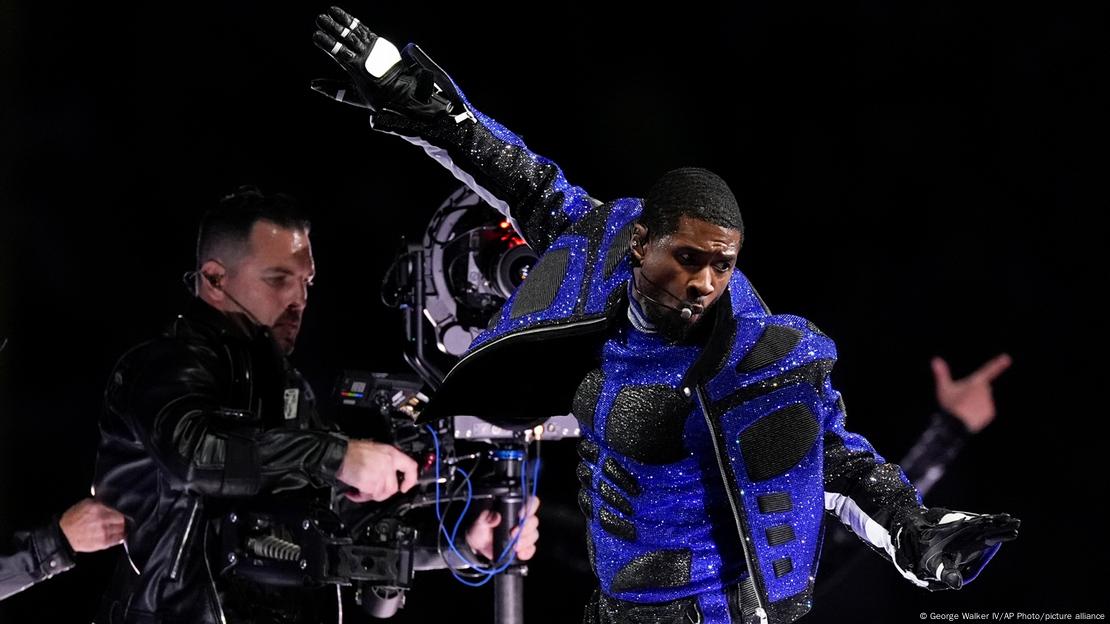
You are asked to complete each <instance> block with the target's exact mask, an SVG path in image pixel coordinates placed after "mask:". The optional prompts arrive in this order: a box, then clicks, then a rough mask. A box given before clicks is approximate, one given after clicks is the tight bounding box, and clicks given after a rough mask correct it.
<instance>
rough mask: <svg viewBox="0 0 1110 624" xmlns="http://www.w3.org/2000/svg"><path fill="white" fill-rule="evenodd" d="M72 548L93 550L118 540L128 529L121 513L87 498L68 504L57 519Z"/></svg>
mask: <svg viewBox="0 0 1110 624" xmlns="http://www.w3.org/2000/svg"><path fill="white" fill-rule="evenodd" d="M58 524H59V526H61V528H62V534H63V535H65V536H66V541H68V542H69V546H70V548H72V549H73V552H95V551H97V550H104V549H105V548H109V547H112V546H115V545H116V544H119V543H120V542H122V541H123V538H124V536H125V535H126V533H127V529H126V522H125V519H124V517H123V514H121V513H120V512H118V511H116V510H115V509H112V508H111V507H109V506H107V505H104V504H102V503H98V502H96V501H94V500H93V499H91V498H86V499H84V500H82V501H80V502H78V503H77V504H75V505H74V506H72V507H70V508H69V509H67V510H66V511H65V513H63V514H62V518H61V519H60V520H59V521H58Z"/></svg>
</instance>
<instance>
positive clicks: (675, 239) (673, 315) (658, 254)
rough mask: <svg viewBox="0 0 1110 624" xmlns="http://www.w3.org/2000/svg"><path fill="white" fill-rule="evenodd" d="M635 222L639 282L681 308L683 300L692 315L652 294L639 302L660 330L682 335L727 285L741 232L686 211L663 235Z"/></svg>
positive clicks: (734, 263)
mask: <svg viewBox="0 0 1110 624" xmlns="http://www.w3.org/2000/svg"><path fill="white" fill-rule="evenodd" d="M635 227H636V230H635V232H634V236H633V240H634V242H635V241H637V240H638V241H639V245H633V248H632V253H633V255H635V256H636V257H637V258H638V259H639V261H640V268H638V269H636V279H637V287H638V288H639V289H640V290H641V291H642V292H645V293H647V294H648V295H649V296H651V297H652V298H655V299H659V300H661V301H663V302H664V303H666V304H667V305H669V306H672V307H675V308H680V309H681V307H682V304H683V303H684V304H685V305H687V306H688V307H689V308H690V309H691V310H692V311H693V315H692V316H691V317H690V318H689V319H683V318H682V317H681V315H680V313H679V312H677V311H675V310H673V309H669V308H667V307H664V306H661V305H658V304H656V303H653V302H651V301H650V300H643V301H641V302H640V303H641V306H642V307H643V308H644V312H645V313H646V314H647V315H648V318H649V319H650V320H651V321H652V322H653V323H655V324H656V325H657V326H658V327H659V328H660V331H662V332H663V333H664V334H665V335H669V336H670V337H672V338H681V337H683V336H685V335H686V334H688V333H689V331H690V330H691V329H692V328H693V327H694V326H695V325H696V324H697V323H698V322H699V321H700V320H701V319H702V318H703V317H704V316H705V312H706V310H708V309H709V306H711V305H713V303H714V302H716V301H717V299H718V298H719V297H720V296H721V293H723V292H724V290H725V287H726V286H728V281H729V279H731V278H732V271H733V269H735V268H736V255H737V253H739V251H740V232H739V231H738V230H734V229H731V228H727V227H722V226H720V225H716V224H713V223H710V222H708V221H703V220H701V219H695V218H692V217H687V216H682V217H680V218H679V221H678V227H677V228H676V229H675V231H674V232H673V233H671V234H667V235H663V236H651V235H650V234H651V233H650V232H648V231H647V230H646V228H644V227H643V226H641V225H639V224H637V225H636V226H635ZM645 241H646V242H645ZM641 277H646V278H647V280H644V279H641ZM648 280H650V282H649V281H648ZM659 291H664V292H662V293H660V292H659ZM680 298H681V301H679V299H680Z"/></svg>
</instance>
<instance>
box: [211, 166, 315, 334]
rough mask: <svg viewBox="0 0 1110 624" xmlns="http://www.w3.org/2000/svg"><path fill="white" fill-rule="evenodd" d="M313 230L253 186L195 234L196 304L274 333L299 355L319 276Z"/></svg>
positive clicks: (282, 198)
mask: <svg viewBox="0 0 1110 624" xmlns="http://www.w3.org/2000/svg"><path fill="white" fill-rule="evenodd" d="M308 233H309V222H308V220H307V219H305V218H304V217H303V216H302V214H301V213H300V211H299V209H298V207H297V203H296V202H295V201H294V200H293V198H291V197H289V196H287V195H283V194H280V193H278V194H273V195H266V194H264V193H262V191H260V190H259V189H257V188H255V187H250V186H244V187H240V188H239V189H238V190H237V191H236V192H234V193H232V194H231V195H228V196H226V197H224V198H223V199H222V200H221V201H220V203H219V205H218V206H217V207H216V208H213V209H212V210H209V211H208V212H207V213H206V214H205V215H204V217H203V218H202V219H201V223H200V230H199V232H198V233H197V285H196V286H197V296H199V297H200V298H201V299H203V300H204V301H205V302H207V303H208V304H209V305H211V306H212V307H214V308H216V309H217V310H220V311H222V312H224V313H227V314H230V315H233V316H245V317H247V318H248V319H249V320H250V321H252V322H254V323H257V324H260V325H265V326H267V327H269V328H270V330H271V333H272V334H273V336H274V340H276V341H277V343H278V346H280V347H281V348H282V349H283V350H284V351H285V352H286V353H289V352H291V351H292V350H293V345H294V343H295V342H296V340H297V333H298V332H299V331H300V327H301V317H302V315H303V314H304V309H305V304H306V302H307V299H308V287H309V286H310V285H311V284H312V279H313V277H314V276H315V274H316V267H315V264H314V263H313V260H312V246H311V245H310V243H309V240H308Z"/></svg>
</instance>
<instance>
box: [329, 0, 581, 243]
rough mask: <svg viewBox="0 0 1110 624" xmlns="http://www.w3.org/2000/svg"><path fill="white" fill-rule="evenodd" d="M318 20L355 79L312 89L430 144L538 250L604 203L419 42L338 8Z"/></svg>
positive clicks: (379, 125)
mask: <svg viewBox="0 0 1110 624" xmlns="http://www.w3.org/2000/svg"><path fill="white" fill-rule="evenodd" d="M316 23H317V26H318V30H317V31H316V34H315V35H314V37H313V40H314V41H315V42H316V45H317V46H318V47H320V49H322V50H324V51H325V52H327V53H328V54H329V55H330V56H331V57H332V58H333V59H335V61H336V62H337V63H339V65H340V66H341V67H342V68H343V69H344V70H345V71H346V72H347V75H348V77H349V79H350V82H339V81H334V80H316V81H313V84H312V88H313V89H314V90H316V91H318V92H320V93H323V94H325V95H327V96H329V97H331V98H333V99H335V100H337V101H340V102H344V103H347V104H353V105H356V106H360V107H363V108H367V109H369V110H370V112H371V118H370V120H371V125H372V126H373V127H374V129H376V130H379V131H381V132H385V133H389V134H395V135H397V136H400V137H401V138H403V139H405V140H406V141H409V142H410V143H412V144H414V145H417V146H420V147H421V148H423V149H424V151H425V152H426V153H427V154H428V155H429V156H431V157H432V158H433V159H435V160H436V162H438V163H440V164H441V165H443V166H444V167H445V168H447V170H448V171H450V172H451V173H452V174H453V175H454V176H455V177H456V178H458V179H459V180H460V181H462V182H463V183H464V184H466V185H467V186H469V187H470V188H471V189H473V190H474V192H476V193H477V194H478V195H479V196H480V197H481V198H482V199H484V200H485V201H486V202H487V203H489V204H490V205H491V206H493V207H494V208H496V209H497V210H498V211H500V212H501V213H502V214H503V215H505V216H506V218H508V220H509V221H510V222H511V223H512V224H513V226H514V227H515V228H516V230H517V231H518V232H519V233H520V234H521V235H522V236H523V237H524V239H525V240H526V241H527V242H528V244H529V245H531V246H532V248H533V249H535V250H536V251H537V252H538V253H542V252H543V251H544V250H546V249H547V247H548V246H549V245H550V244H551V242H552V241H554V240H555V239H556V238H557V237H558V236H559V234H561V233H562V232H563V231H564V230H565V229H566V228H567V227H569V226H570V225H572V224H573V223H574V222H575V221H577V220H578V219H580V218H581V217H582V215H584V214H585V213H587V212H588V211H590V210H591V209H593V208H595V207H596V206H598V205H600V202H598V201H596V200H594V199H591V198H590V197H589V196H588V195H587V194H586V192H585V191H584V190H582V189H581V188H580V187H578V186H574V185H572V184H570V183H569V182H567V180H566V178H565V177H564V175H563V172H562V170H561V169H559V167H558V166H557V165H556V164H555V163H553V162H552V161H550V160H548V159H547V158H544V157H542V156H539V155H537V154H535V153H534V152H532V151H531V150H529V149H528V147H527V146H526V145H525V144H524V141H522V140H521V139H520V137H518V136H517V135H515V134H513V133H512V132H510V131H509V130H508V129H506V128H505V127H504V126H502V125H501V124H499V123H497V122H496V121H494V120H493V119H490V118H489V117H486V116H485V115H483V114H482V113H480V112H478V111H477V110H476V109H475V108H474V107H473V106H471V104H470V102H468V101H467V100H466V98H465V96H463V94H462V91H461V90H460V89H459V88H458V86H457V85H456V84H455V82H454V81H453V80H452V79H451V77H450V76H448V75H447V73H446V72H444V71H443V70H442V69H441V68H440V67H439V65H437V64H436V63H435V62H434V61H432V59H431V58H429V57H428V56H427V55H426V54H425V53H424V51H423V50H421V49H420V48H419V47H418V46H416V45H414V44H411V43H410V44H409V45H407V46H405V48H404V49H403V50H400V51H399V50H398V49H397V48H396V47H395V46H394V45H393V44H392V43H390V42H389V41H387V40H385V39H383V38H381V37H379V36H377V35H376V34H374V33H373V32H371V31H370V29H369V28H367V27H366V25H365V24H363V23H362V22H361V21H360V20H358V19H357V18H355V17H352V16H350V15H348V14H347V13H346V12H344V11H343V10H342V9H340V8H338V7H332V8H331V9H330V10H329V11H328V13H326V14H323V15H320V16H319V17H318V18H317V21H316Z"/></svg>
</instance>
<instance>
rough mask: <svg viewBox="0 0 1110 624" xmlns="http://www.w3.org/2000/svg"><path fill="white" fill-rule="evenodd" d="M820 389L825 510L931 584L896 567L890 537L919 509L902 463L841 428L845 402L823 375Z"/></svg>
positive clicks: (922, 584)
mask: <svg viewBox="0 0 1110 624" xmlns="http://www.w3.org/2000/svg"><path fill="white" fill-rule="evenodd" d="M823 394H824V397H825V436H824V445H825V446H824V461H825V509H826V510H827V511H828V512H829V513H831V514H833V515H834V516H836V517H837V518H838V519H839V520H840V521H841V522H842V523H843V524H844V525H845V526H846V527H847V528H849V529H850V530H851V531H852V532H853V533H855V534H856V535H857V536H858V537H859V538H860V539H862V540H863V541H864V542H865V543H866V544H867V545H869V546H871V548H872V549H873V550H875V551H876V552H878V553H879V554H880V555H882V556H883V557H884V558H885V559H887V560H889V561H890V562H891V563H892V564H894V567H895V568H896V569H897V570H898V572H899V573H900V574H902V576H903V577H905V578H906V579H907V580H909V581H910V582H912V583H914V584H915V585H918V586H920V587H930V584H929V582H928V581H925V580H923V579H920V578H918V577H917V576H915V575H914V574H913V573H912V572H910V571H909V570H906V569H904V568H903V567H901V566H899V564H898V558H897V555H896V544H895V543H894V540H893V539H892V535H893V534H895V532H896V529H897V526H898V524H899V523H900V522H901V521H902V520H903V519H904V518H905V517H906V514H909V513H913V512H916V511H918V510H921V509H922V505H921V497H920V495H919V494H918V493H917V490H915V489H914V487H913V485H912V484H910V481H909V479H907V478H906V475H905V473H903V472H902V469H901V468H899V467H898V466H897V465H895V464H891V463H888V462H887V461H886V460H885V459H883V457H882V456H881V455H879V453H878V452H876V451H875V449H874V447H872V446H871V443H870V442H868V441H867V439H866V438H864V437H863V436H861V435H859V434H858V433H852V432H850V431H848V430H847V429H846V428H845V426H844V420H845V409H844V401H843V399H842V398H841V396H840V393H839V392H837V391H836V390H835V389H833V386H832V383H831V381H830V380H829V378H828V377H826V378H825V381H824V388H823Z"/></svg>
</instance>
